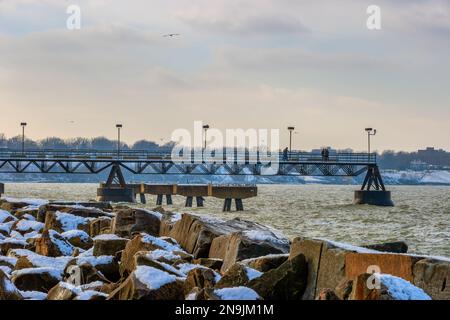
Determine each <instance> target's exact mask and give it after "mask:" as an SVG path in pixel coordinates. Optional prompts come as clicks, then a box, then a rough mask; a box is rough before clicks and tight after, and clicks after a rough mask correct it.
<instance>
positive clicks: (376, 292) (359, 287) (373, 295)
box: [351, 273, 395, 300]
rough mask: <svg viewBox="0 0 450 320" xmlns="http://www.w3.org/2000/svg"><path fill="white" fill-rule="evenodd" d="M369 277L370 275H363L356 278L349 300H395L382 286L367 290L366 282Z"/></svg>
mask: <svg viewBox="0 0 450 320" xmlns="http://www.w3.org/2000/svg"><path fill="white" fill-rule="evenodd" d="M370 276H371V274H368V273H363V274H360V275H359V276H357V277H356V280H355V288H354V291H353V292H352V296H351V300H395V299H394V298H393V297H392V296H391V295H390V294H389V292H388V290H387V288H386V287H385V286H384V285H383V284H381V285H380V289H369V288H368V286H367V280H368V279H369V277H370Z"/></svg>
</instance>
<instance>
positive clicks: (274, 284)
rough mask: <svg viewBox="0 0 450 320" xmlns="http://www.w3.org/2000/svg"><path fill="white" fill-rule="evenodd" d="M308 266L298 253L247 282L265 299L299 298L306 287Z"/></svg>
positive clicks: (303, 257) (302, 256)
mask: <svg viewBox="0 0 450 320" xmlns="http://www.w3.org/2000/svg"><path fill="white" fill-rule="evenodd" d="M307 274H308V266H307V262H306V258H305V256H304V255H302V254H299V255H297V256H295V257H293V258H292V259H289V260H287V261H286V262H285V263H283V264H282V265H281V266H279V267H278V268H276V269H272V270H270V271H268V272H266V273H264V274H262V275H261V276H260V277H258V278H256V279H253V280H251V281H250V282H249V284H248V287H250V288H252V289H253V290H255V291H256V292H257V293H258V294H259V295H260V296H261V297H263V298H264V299H265V300H300V299H301V298H302V297H303V294H304V292H305V289H306V281H307Z"/></svg>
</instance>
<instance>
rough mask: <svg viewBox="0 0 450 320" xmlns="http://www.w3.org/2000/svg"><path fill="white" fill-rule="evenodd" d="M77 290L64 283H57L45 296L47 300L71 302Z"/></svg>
mask: <svg viewBox="0 0 450 320" xmlns="http://www.w3.org/2000/svg"><path fill="white" fill-rule="evenodd" d="M77 293H78V290H76V288H75V287H74V286H73V285H71V284H68V283H66V282H59V283H58V284H57V285H56V286H54V287H53V288H51V289H50V290H49V292H48V295H47V300H73V299H74V298H75V297H76V296H77Z"/></svg>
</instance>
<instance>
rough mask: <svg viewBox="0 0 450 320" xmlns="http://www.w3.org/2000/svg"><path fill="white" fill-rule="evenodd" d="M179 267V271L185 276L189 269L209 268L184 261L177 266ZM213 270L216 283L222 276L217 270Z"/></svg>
mask: <svg viewBox="0 0 450 320" xmlns="http://www.w3.org/2000/svg"><path fill="white" fill-rule="evenodd" d="M177 268H178V271H179V272H181V273H182V274H183V275H184V277H186V276H187V274H188V273H189V271H192V270H194V269H209V268H208V267H205V266H202V265H201V264H194V263H182V264H179V265H178V266H177ZM212 271H213V272H214V279H215V282H216V283H217V282H219V281H220V279H221V278H222V276H221V275H220V274H219V273H218V272H216V271H214V270H212Z"/></svg>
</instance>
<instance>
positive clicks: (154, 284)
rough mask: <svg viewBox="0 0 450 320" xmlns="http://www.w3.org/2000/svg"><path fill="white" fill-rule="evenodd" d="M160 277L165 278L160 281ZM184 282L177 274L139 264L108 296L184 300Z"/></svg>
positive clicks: (130, 298) (132, 298)
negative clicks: (178, 278) (172, 274)
mask: <svg viewBox="0 0 450 320" xmlns="http://www.w3.org/2000/svg"><path fill="white" fill-rule="evenodd" d="M158 279H165V280H166V281H164V282H163V283H158ZM183 289H184V288H183V282H181V281H179V280H177V278H176V277H175V276H171V275H169V274H168V273H166V272H164V271H161V270H158V269H155V268H152V267H148V266H139V267H138V268H137V269H136V270H135V271H133V273H131V274H130V276H129V277H128V278H127V279H126V280H125V281H124V282H123V283H122V284H121V285H120V286H119V287H118V288H117V289H116V290H114V291H113V292H112V293H111V294H110V295H109V297H108V300H182V299H184V294H183Z"/></svg>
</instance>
